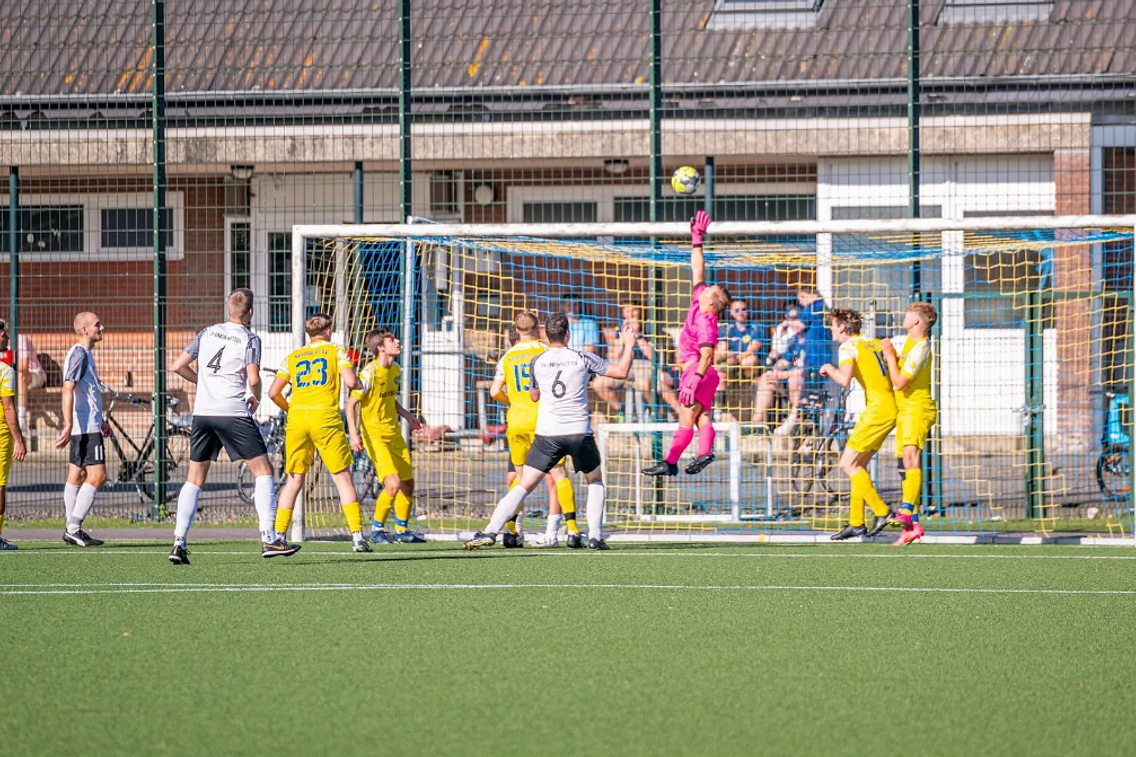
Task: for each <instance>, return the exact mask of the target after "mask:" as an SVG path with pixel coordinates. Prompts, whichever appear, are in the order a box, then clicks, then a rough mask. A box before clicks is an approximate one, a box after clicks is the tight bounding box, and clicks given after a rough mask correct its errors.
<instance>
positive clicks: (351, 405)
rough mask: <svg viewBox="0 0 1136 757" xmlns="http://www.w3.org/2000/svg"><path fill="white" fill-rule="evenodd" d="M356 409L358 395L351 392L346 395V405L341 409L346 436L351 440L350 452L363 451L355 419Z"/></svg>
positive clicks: (357, 422)
mask: <svg viewBox="0 0 1136 757" xmlns="http://www.w3.org/2000/svg"><path fill="white" fill-rule="evenodd" d="M358 407H359V394H358V392H351V393H350V394H349V395H347V405H346V407H344V408H343V414H344V415H345V416H346V417H347V436H348V438H349V439H350V440H351V451H352V452H362V451H363V437H362V436H361V435H360V434H359V419H358V418H356V415H357V408H358Z"/></svg>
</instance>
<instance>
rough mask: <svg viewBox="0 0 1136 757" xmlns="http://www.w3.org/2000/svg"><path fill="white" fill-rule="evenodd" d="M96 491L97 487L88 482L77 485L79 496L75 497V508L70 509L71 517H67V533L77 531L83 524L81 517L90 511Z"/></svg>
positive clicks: (84, 516)
mask: <svg viewBox="0 0 1136 757" xmlns="http://www.w3.org/2000/svg"><path fill="white" fill-rule="evenodd" d="M97 492H98V489H96V488H95V487H93V486H91V485H90V484H83V485H82V486H80V487H79V496H77V497H75V509H74V511H72V513H71V517H70V518H68V519H67V531H68V533H72V534H74V533H78V532H79V528H80V527H81V526H82V525H83V519H84V518H86V517H87V513H89V512H90V511H91V505H93V504H95V494H96V493H97Z"/></svg>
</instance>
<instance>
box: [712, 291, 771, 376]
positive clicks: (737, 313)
mask: <svg viewBox="0 0 1136 757" xmlns="http://www.w3.org/2000/svg"><path fill="white" fill-rule="evenodd" d="M730 315H731V316H732V317H733V319H734V320H733V323H730V324H723V328H722V335H721V336H720V337H719V341H718V347H717V349H716V350H715V352H716V358H717V362H719V363H726V364H727V365H736V366H740V367H744V368H753V367H755V366H757V364H758V360H759V358H758V352H759V351H760V350H761V330H760V329H759V328H758V327H757V325H756V324H753V323H750V322H749V308H748V307H747V303H746V301H745V300H734V301H733V302H731V303H730Z"/></svg>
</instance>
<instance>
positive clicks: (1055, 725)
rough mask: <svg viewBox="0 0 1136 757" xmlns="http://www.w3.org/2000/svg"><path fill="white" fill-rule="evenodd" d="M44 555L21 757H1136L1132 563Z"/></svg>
mask: <svg viewBox="0 0 1136 757" xmlns="http://www.w3.org/2000/svg"><path fill="white" fill-rule="evenodd" d="M21 547H22V549H21V550H20V551H19V552H11V553H0V627H2V632H0V665H2V667H0V673H2V679H0V680H2V681H3V686H2V689H0V691H2V692H3V693H2V695H0V749H2V750H3V754H4V755H6V756H11V755H80V754H98V755H112V754H124V755H126V754H129V755H138V754H142V755H144V754H161V755H207V754H211V755H245V754H247V755H263V754H272V755H280V754H283V755H316V754H327V755H355V754H368V755H371V754H384V755H386V754H399V755H401V754H422V755H435V754H461V755H482V754H485V755H490V754H492V755H531V754H541V755H558V754H581V753H589V754H602V755H608V754H611V755H649V756H650V757H658V756H659V755H755V754H763V755H764V754H768V755H795V754H801V755H892V754H895V755H1003V754H1004V755H1029V756H1030V757H1040V756H1041V755H1070V754H1084V755H1113V754H1115V755H1129V754H1132V752H1133V750H1134V748H1136V747H1134V745H1136V718H1134V717H1133V713H1134V712H1136V686H1134V685H1133V678H1134V676H1136V663H1134V662H1133V659H1134V657H1136V550H1133V551H1131V552H1130V551H1128V550H1125V549H1123V548H1100V549H1093V548H1084V547H989V546H985V547H983V546H980V547H945V546H941V545H940V546H915V547H913V548H909V549H907V550H904V551H900V550H895V549H893V548H891V547H889V546H885V545H878V546H877V545H833V546H817V547H805V546H793V547H772V546H768V545H753V546H697V545H667V546H652V547H646V546H634V545H617V546H615V547H614V548H613V549H612V551H611V552H608V553H604V554H592V553H583V554H581V553H578V552H569V551H567V550H559V551H556V552H552V553H548V552H539V551H537V550H524V551H509V552H506V551H504V550H501V549H494V550H488V551H485V552H479V553H476V554H467V553H463V552H461V551H459V550H458V549H457V546H456V545H450V544H445V545H438V544H432V545H424V546H422V547H421V548H411V547H405V548H384V549H383V550H382V551H378V552H376V553H375V554H373V555H354V554H351V553H350V552H349V545H348V544H345V543H310V544H307V545H305V547H304V550H303V551H302V552H300V553H299V554H298V555H296V556H295V557H293V558H290V559H280V558H278V559H274V560H263V559H261V558H260V557H259V554H258V552H257V551H256V546H255V545H253V544H250V543H212V544H204V543H202V544H193V545H191V559H192V562H193V564H192V565H191V566H188V567H182V568H176V567H174V566H171V565H169V564H168V563H167V562H166V557H165V556H166V554H167V551H168V547H167V545H165V544H164V543H163V544H120V545H108V546H107V547H104V548H100V549H97V550H95V549H91V550H86V551H83V550H75V549H67V548H65V547H64V546H63V545H58V546H57V545H56V544H54V543H53V544H46V543H45V544H36V543H31V542H24V543H23V544H22V545H21Z"/></svg>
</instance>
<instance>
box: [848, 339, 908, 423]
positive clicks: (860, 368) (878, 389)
mask: <svg viewBox="0 0 1136 757" xmlns="http://www.w3.org/2000/svg"><path fill="white" fill-rule="evenodd" d="M839 359H840V367H841V368H843V367H844V366H845V365H847V364H848V363H851V364H852V376H853V377H854V378H855V379H856V380H857V381H859V382H860V386H862V387H864V399H865V401H866V405H867V408H866V409H867V410H876V409H879V410H889V411H890V412H891V413H892V414H893V415H894V413H895V390H894V389H893V388H892V385H891V376H890V375H889V374H888V368H887V362H886V361H885V360H884V353H883V350H882V349H881V348H880V343H879V340H877V339H868V338H867V337H866V336H864V335H862V334H857V335H856V336H853V337H851V338H849V339H848V340H847V341H845V342H844V344H842V345H840V355H839Z"/></svg>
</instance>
